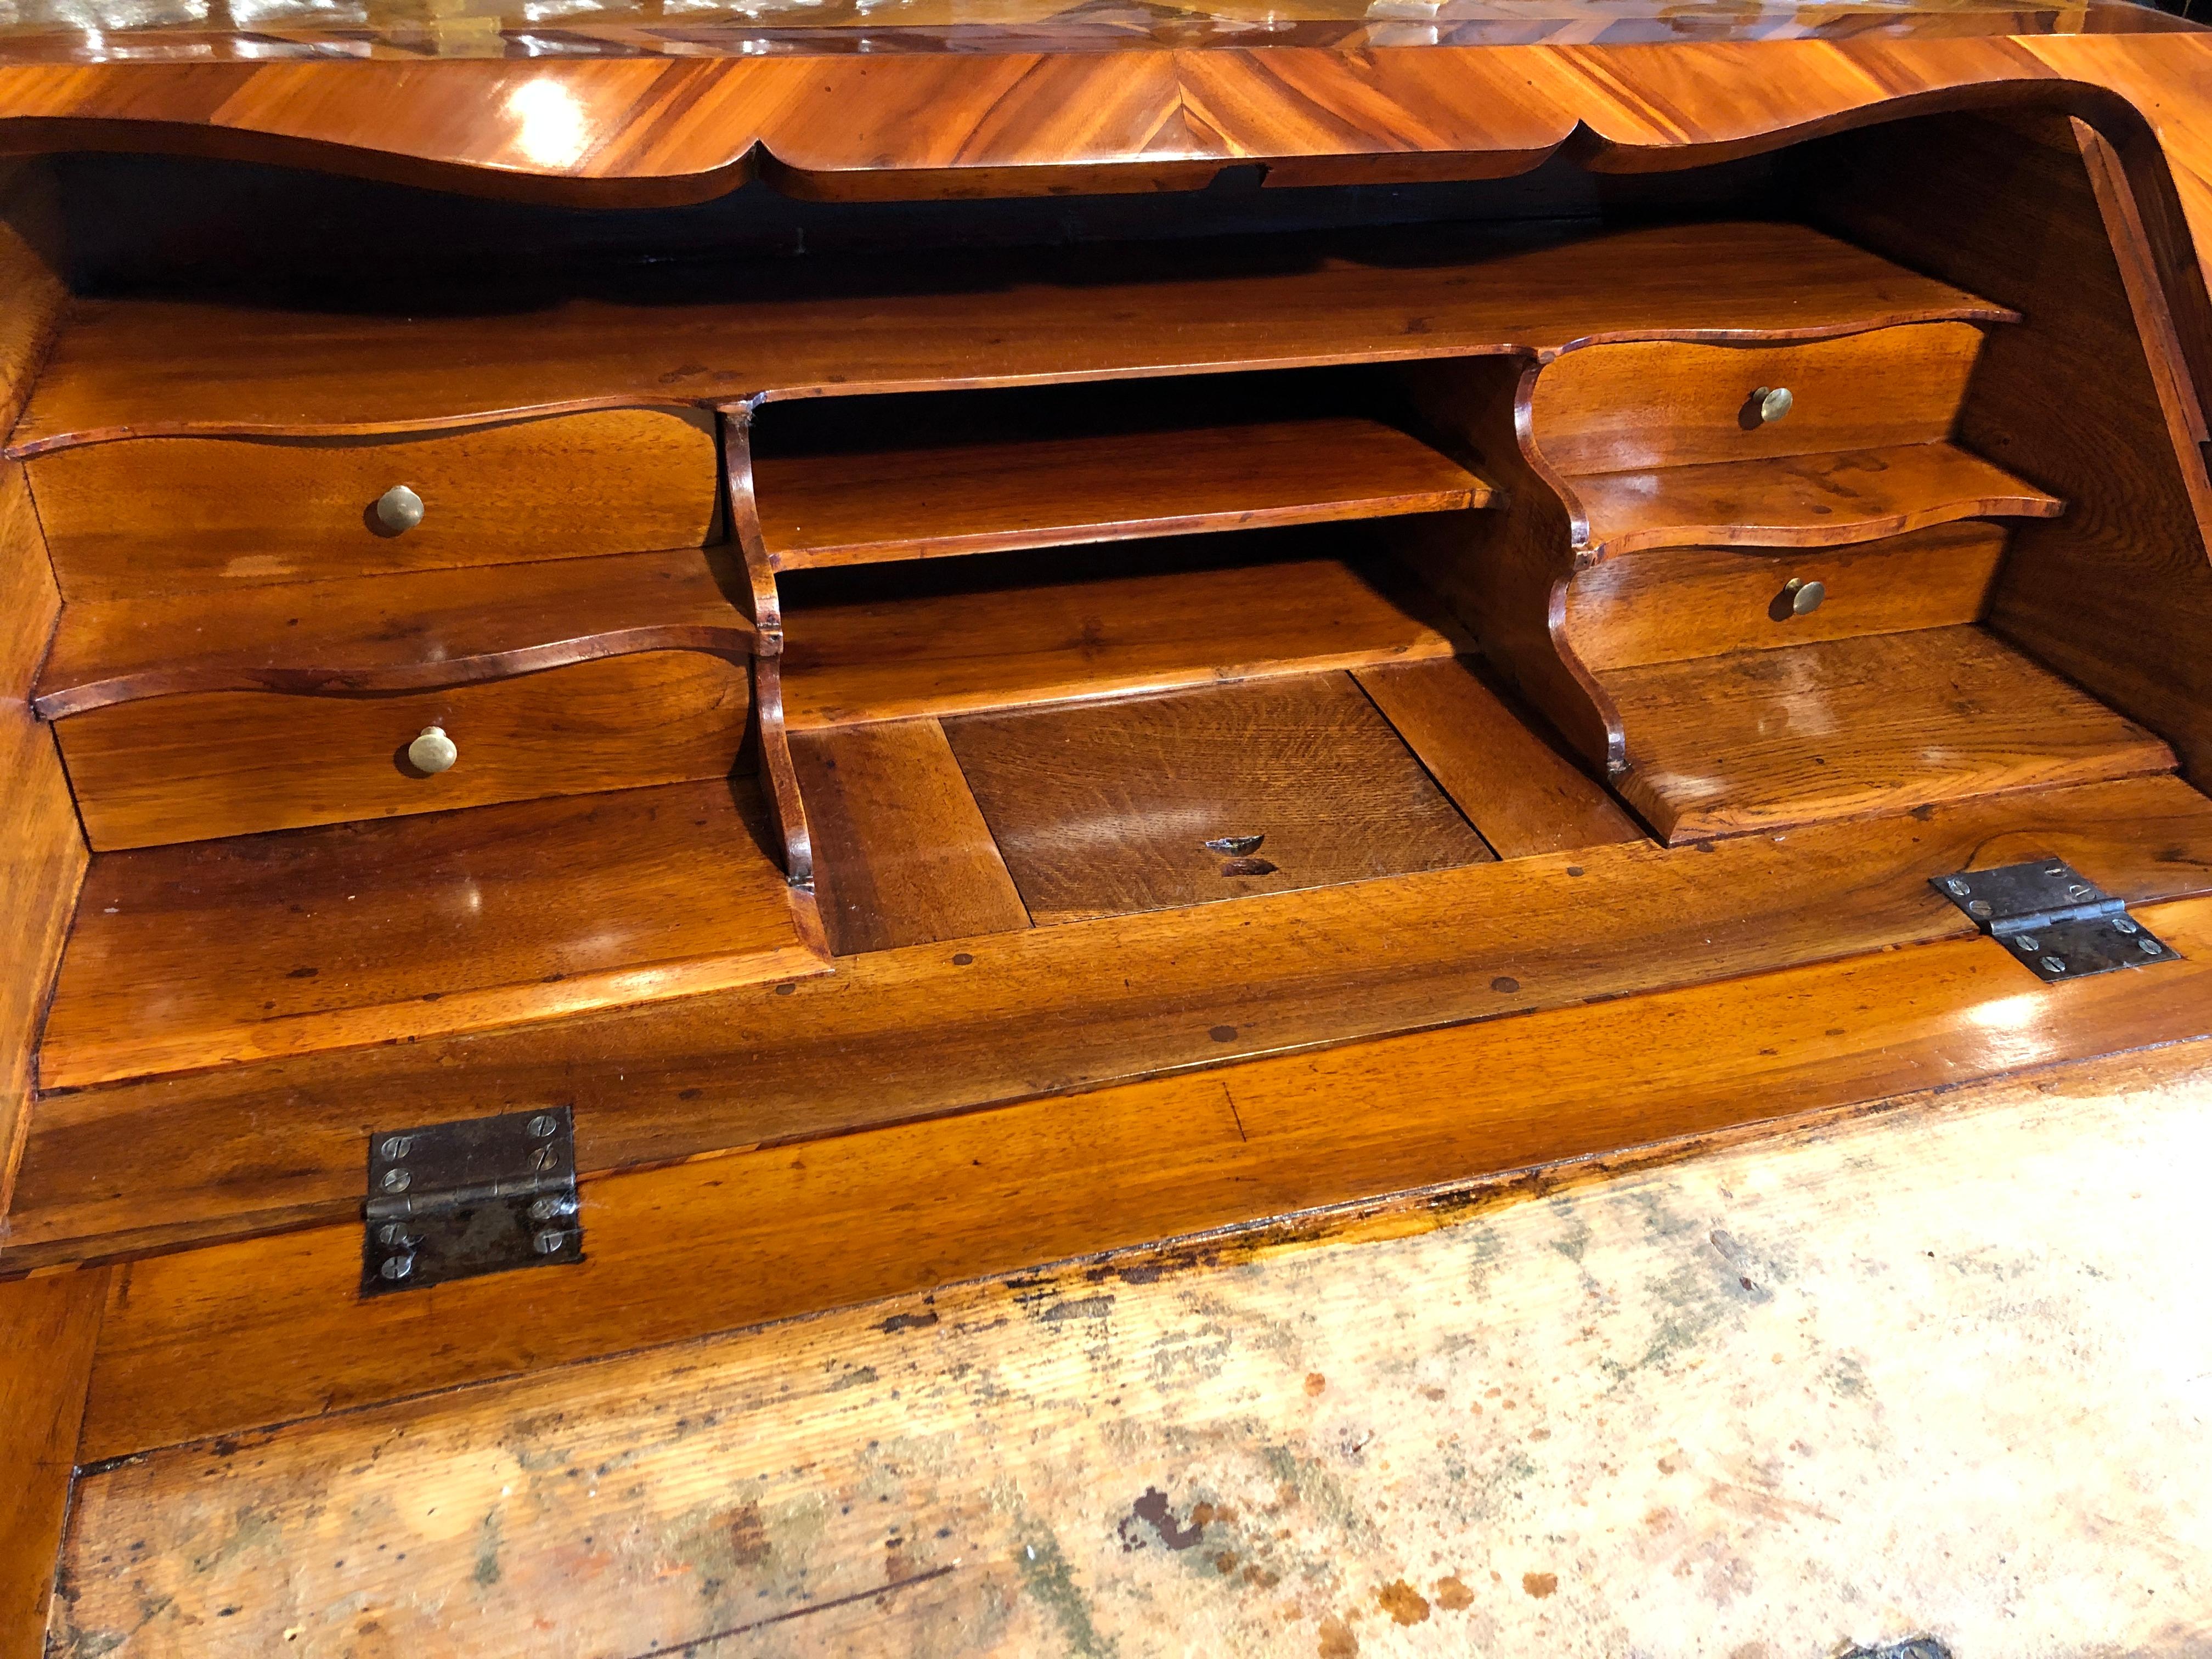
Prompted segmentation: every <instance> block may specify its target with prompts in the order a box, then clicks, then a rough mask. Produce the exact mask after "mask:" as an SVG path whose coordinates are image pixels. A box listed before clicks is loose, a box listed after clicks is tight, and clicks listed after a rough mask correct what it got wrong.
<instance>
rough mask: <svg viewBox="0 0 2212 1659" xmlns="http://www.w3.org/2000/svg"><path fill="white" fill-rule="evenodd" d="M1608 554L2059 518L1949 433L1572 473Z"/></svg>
mask: <svg viewBox="0 0 2212 1659" xmlns="http://www.w3.org/2000/svg"><path fill="white" fill-rule="evenodd" d="M1569 487H1570V488H1571V490H1572V492H1573V494H1574V495H1575V497H1576V498H1577V500H1578V501H1580V502H1581V505H1582V507H1583V513H1584V514H1585V516H1586V519H1587V521H1588V526H1589V528H1588V530H1587V532H1586V533H1585V535H1584V537H1583V543H1582V544H1583V546H1586V547H1589V548H1594V549H1595V550H1597V552H1598V554H1599V556H1601V557H1604V558H1610V557H1612V556H1615V555H1617V554H1622V553H1631V552H1634V551H1636V550H1638V549H1642V548H1648V547H1695V546H1699V545H1701V544H1711V545H1718V546H1728V547H1836V546H1840V545H1842V544H1845V543H1849V542H1865V541H1873V540H1875V538H1878V537H1882V536H1894V535H1897V534H1899V533H1900V532H1905V531H1908V530H1920V529H1924V528H1926V527H1927V526H1930V525H1938V524H1950V523H1954V522H1955V521H1956V520H1960V519H1978V518H1990V517H2005V518H2027V519H2055V518H2057V516H2058V515H2059V514H2060V513H2063V512H2064V511H2065V510H2066V507H2065V503H2064V502H2063V501H2060V500H2059V499H2058V498H2057V496H2056V495H2046V494H2045V492H2044V491H2042V490H2040V489H2036V488H2035V487H2034V486H2033V484H2030V483H2026V482H2024V481H2023V480H2021V479H2019V478H2016V477H2013V476H2012V474H2010V473H2009V472H2007V471H2004V469H2003V468H2002V467H1999V466H1994V465H1990V463H1989V462H1987V461H1985V460H1984V459H1981V458H1980V457H1979V456H1978V455H1970V454H1968V453H1966V451H1965V450H1963V449H1960V448H1959V447H1956V446H1955V445H1953V444H1948V443H1924V444H1906V445H1903V446H1901V447H1898V448H1894V449H1854V450H1844V451H1839V452H1831V453H1821V454H1818V455H1778V456H1775V457H1772V458H1771V459H1765V460H1755V461H1713V462H1709V463H1707V464H1705V465H1701V466H1684V467H1662V468H1656V469H1654V470H1652V471H1644V472H1591V473H1585V474H1583V475H1582V476H1581V477H1576V478H1573V479H1571V480H1569Z"/></svg>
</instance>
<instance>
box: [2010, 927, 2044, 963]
mask: <svg viewBox="0 0 2212 1659" xmlns="http://www.w3.org/2000/svg"><path fill="white" fill-rule="evenodd" d="M2013 944H2014V945H2015V946H2016V947H2017V948H2018V949H2019V951H2020V953H2021V955H2022V956H2024V957H2032V956H2033V955H2034V954H2035V953H2036V952H2037V951H2039V950H2041V949H2042V948H2043V947H2042V946H2041V945H2038V944H2037V943H2036V942H2035V941H2034V940H2033V939H2030V938H2028V936H2027V934H2025V933H2022V934H2021V935H2020V936H2019V937H2018V938H2016V939H2014V940H2013Z"/></svg>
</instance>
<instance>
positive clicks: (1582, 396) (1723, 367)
mask: <svg viewBox="0 0 2212 1659" xmlns="http://www.w3.org/2000/svg"><path fill="white" fill-rule="evenodd" d="M1981 344H1982V333H1981V331H1980V330H1979V329H1978V328H1977V327H1975V326H1974V325H1972V323H1914V324H1911V325H1906V326H1905V327H1900V328H1883V329H1875V330H1874V331H1871V332H1869V333H1865V334H1851V335H1846V336H1844V337H1843V338H1841V339H1836V340H1812V341H1807V342H1805V343H1801V344H1795V345H1756V346H1729V345H1689V344H1684V343H1680V342H1678V341H1671V340H1662V341H1651V342H1644V343H1632V344H1627V345H1605V346H1589V347H1586V348H1584V349H1582V350H1580V351H1571V352H1568V353H1567V354H1565V356H1562V357H1560V358H1559V359H1558V360H1557V361H1556V362H1552V363H1550V364H1547V366H1546V367H1545V368H1544V369H1543V371H1542V372H1541V374H1538V375H1537V377H1536V389H1535V392H1534V399H1533V402H1532V404H1531V406H1530V411H1529V413H1530V420H1531V430H1532V432H1533V434H1534V438H1535V441H1536V447H1537V448H1538V449H1540V450H1541V452H1542V453H1543V456H1544V459H1546V460H1547V461H1549V462H1550V463H1551V464H1552V465H1553V466H1554V467H1556V468H1558V469H1559V471H1561V472H1565V473H1580V472H1632V471H1642V470H1644V469H1646V468H1650V467H1662V466H1695V465H1700V464H1702V463H1705V462H1708V461H1748V460H1758V459H1762V458H1764V457H1766V456H1770V455H1813V454H1819V453H1822V452H1824V451H1828V450H1838V449H1879V448H1884V447H1887V446H1889V445H1892V444H1916V443H1926V442H1929V441H1932V440H1936V439H1939V438H1946V437H1948V436H1949V435H1950V433H1951V427H1952V424H1953V422H1954V421H1955V420H1956V419H1957V417H1958V412H1959V404H1960V401H1961V400H1962V399H1963V398H1965V396H1966V380H1967V377H1968V376H1969V375H1970V374H1972V372H1973V367H1974V357H1975V354H1976V353H1977V352H1978V351H1979V350H1980V349H1981ZM1777 388H1783V389H1786V390H1787V391H1788V392H1790V408H1789V410H1788V412H1787V413H1784V414H1782V415H1780V416H1778V418H1774V419H1767V418H1765V415H1764V413H1763V411H1762V410H1761V408H1760V405H1759V400H1758V399H1755V398H1753V393H1754V392H1759V391H1760V390H1762V389H1764V390H1765V391H1769V392H1771V391H1774V390H1776V389H1777Z"/></svg>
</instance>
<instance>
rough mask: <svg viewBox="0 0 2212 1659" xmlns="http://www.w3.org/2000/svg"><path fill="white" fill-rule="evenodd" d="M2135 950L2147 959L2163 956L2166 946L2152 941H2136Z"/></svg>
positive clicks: (2154, 940)
mask: <svg viewBox="0 0 2212 1659" xmlns="http://www.w3.org/2000/svg"><path fill="white" fill-rule="evenodd" d="M2136 949H2138V950H2140V951H2142V953H2143V954H2144V955H2145V956H2147V957H2156V956H2163V955H2165V954H2166V946H2164V945H2160V943H2159V942H2158V941H2157V940H2156V939H2137V940H2136Z"/></svg>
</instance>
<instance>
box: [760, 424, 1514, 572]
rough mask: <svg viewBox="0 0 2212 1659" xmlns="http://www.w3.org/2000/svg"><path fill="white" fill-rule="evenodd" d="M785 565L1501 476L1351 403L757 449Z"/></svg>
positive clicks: (1214, 522)
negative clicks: (1097, 430)
mask: <svg viewBox="0 0 2212 1659" xmlns="http://www.w3.org/2000/svg"><path fill="white" fill-rule="evenodd" d="M753 482H754V488H755V491H756V494H757V498H758V501H759V503H760V513H761V533H762V538H763V542H764V544H765V545H766V546H767V548H768V550H769V556H770V558H771V559H772V560H773V562H774V563H775V568H777V569H779V570H791V569H801V568H808V567H811V566H820V565H836V564H864V563H868V562H874V561H877V560H882V559H908V558H933V557H936V556H941V555H945V554H952V553H987V552H994V551H997V550H1003V549H1006V548H1018V547H1048V546H1053V545H1055V544H1068V543H1079V542H1103V541H1127V540H1133V539H1134V538H1139V537H1148V536H1172V535H1179V534H1182V533H1185V532H1195V531H1208V530H1242V529H1251V528H1255V527H1258V526H1265V525H1291V524H1322V523H1327V522H1329V521H1331V520H1344V519H1373V518H1386V517H1390V516H1394V515H1397V514H1401V513H1442V512H1449V511H1452V510H1455V509H1458V508H1462V507H1479V506H1481V505H1482V504H1484V503H1485V502H1486V501H1488V500H1489V499H1490V489H1489V486H1488V485H1487V484H1486V483H1484V482H1483V481H1482V480H1481V479H1480V478H1478V477H1475V476H1474V474H1472V473H1470V472H1468V471H1467V470H1466V469H1465V468H1464V467H1462V466H1460V465H1458V464H1457V463H1456V462H1454V461H1452V460H1449V459H1446V458H1445V457H1444V456H1443V455H1440V454H1438V453H1437V452H1436V451H1435V450H1433V449H1431V448H1430V447H1428V446H1427V445H1426V444H1425V443H1423V442H1421V441H1420V440H1419V439H1418V438H1412V437H1408V436H1407V435H1406V434H1404V433H1402V432H1399V431H1397V430H1395V429H1394V428H1390V427H1388V426H1384V425H1383V424H1382V423H1381V422H1377V421H1370V420H1363V419H1358V418H1356V417H1352V416H1339V417H1334V418H1328V417H1322V418H1315V419H1308V420H1297V421H1278V422H1268V423H1247V424H1241V425H1229V426H1218V427H1196V428H1179V429H1171V430H1162V431H1152V432H1121V433H1108V434H1103V435H1096V436H1086V437H1079V438H1032V439H1029V440H1026V441H1003V442H978V443H973V444H965V445H959V446H949V445H948V446H941V447H932V448H902V447H886V448H884V449H880V450H865V449H854V450H844V451H837V452H833V453H824V454H812V455H796V454H794V455H783V456H772V455H764V454H756V455H755V456H754V458H753Z"/></svg>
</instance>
